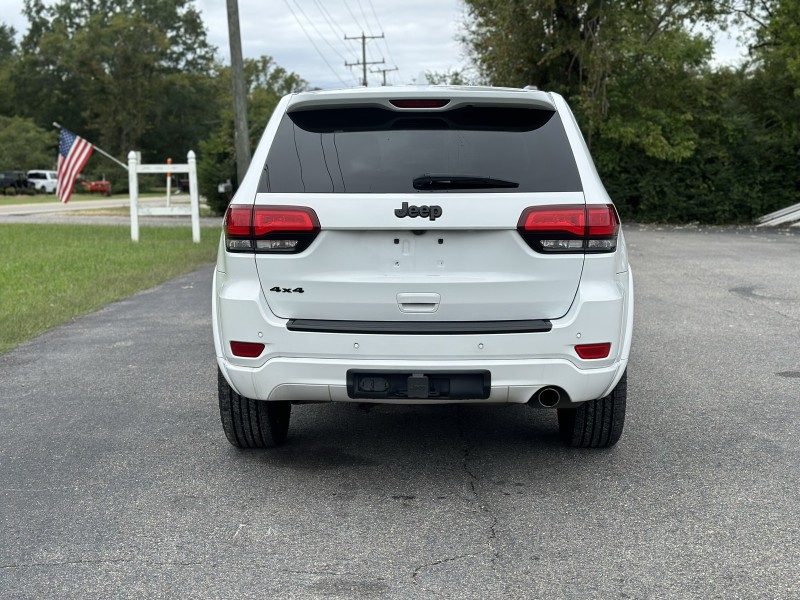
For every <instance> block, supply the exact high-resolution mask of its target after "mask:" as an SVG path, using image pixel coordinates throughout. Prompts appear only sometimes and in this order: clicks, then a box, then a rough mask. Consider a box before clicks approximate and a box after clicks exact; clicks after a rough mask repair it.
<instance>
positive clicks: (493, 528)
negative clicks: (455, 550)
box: [411, 407, 500, 591]
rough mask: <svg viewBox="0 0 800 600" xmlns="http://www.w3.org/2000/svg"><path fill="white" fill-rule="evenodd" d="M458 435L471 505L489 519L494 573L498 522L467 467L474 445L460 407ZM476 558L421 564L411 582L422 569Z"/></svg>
mask: <svg viewBox="0 0 800 600" xmlns="http://www.w3.org/2000/svg"><path fill="white" fill-rule="evenodd" d="M458 435H459V436H460V437H461V439H462V440H463V441H464V446H463V448H462V449H461V455H462V461H461V468H462V469H463V470H464V473H466V474H467V476H468V478H469V489H470V493H471V495H472V503H474V504H475V505H476V506H477V507H478V509H479V510H480V512H482V513H484V514H486V515H487V516H488V517H490V518H491V523H490V525H489V528H488V534H487V537H486V547H487V551H488V552H490V553H491V555H492V558H491V570H492V571H494V570H495V568H496V564H497V560H498V559H499V558H500V552H499V551H498V550H497V548H495V545H494V542H495V540H496V539H497V522H498V521H497V516H496V515H494V514H493V513H492V512H491V510H490V509H489V507H488V506H487V505H486V504H484V503H482V502H481V498H480V494H479V493H478V485H477V484H478V483H479V480H478V476H477V475H476V474H475V473H474V472H473V471H472V470H470V467H469V459H470V455H471V453H472V450H473V448H474V447H475V445H474V444H473V443H472V441H471V440H470V439H469V436H467V433H466V430H465V427H464V418H463V409H462V408H461V407H458ZM478 556H479V555H478V554H472V553H467V554H459V555H457V556H449V557H447V558H440V559H437V560H434V561H431V562H428V563H423V564H421V565H419V566H417V567H416V568H415V569H414V572H413V573H412V575H411V580H412V582H413V583H414V585H419V582H418V581H417V576H418V575H419V574H420V572H422V571H423V570H424V569H428V568H430V567H435V566H436V565H441V564H444V563H449V562H453V561H456V560H461V559H464V558H476V557H478ZM429 591H430V590H429Z"/></svg>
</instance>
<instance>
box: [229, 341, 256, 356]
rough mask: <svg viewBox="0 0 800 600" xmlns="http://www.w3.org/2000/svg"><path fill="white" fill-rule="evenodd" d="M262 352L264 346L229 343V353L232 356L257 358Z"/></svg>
mask: <svg viewBox="0 0 800 600" xmlns="http://www.w3.org/2000/svg"><path fill="white" fill-rule="evenodd" d="M263 351H264V344H260V343H258V342H231V352H233V355H234V356H241V357H244V358H258V357H259V356H261V353H262V352H263Z"/></svg>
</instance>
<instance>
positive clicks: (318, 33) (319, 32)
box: [294, 0, 347, 60]
mask: <svg viewBox="0 0 800 600" xmlns="http://www.w3.org/2000/svg"><path fill="white" fill-rule="evenodd" d="M294 5H295V6H296V7H297V8H298V10H299V11H300V12H301V13H302V15H303V16H304V17H305V18H306V21H308V23H309V25H311V27H313V28H314V31H316V32H317V35H319V37H320V38H321V39H322V41H323V42H325V43H326V44H328V48H330V49H331V50H333V51H334V52H335V53H336V54H338V55H339V57H340V58H341V59H342V60H347V57H346V56H345V55H344V54H342V53H341V52H339V51H338V50H337V49H336V48H334V47H333V44H331V43H330V42H329V41H328V39H327V38H326V37H325V36H324V35H322V32H321V31H320V30H319V29H317V26H316V25H314V21H312V20H311V19H309V18H308V15H307V14H306V11H304V10H303V7H302V6H300V4H299V3H298V2H297V0H294Z"/></svg>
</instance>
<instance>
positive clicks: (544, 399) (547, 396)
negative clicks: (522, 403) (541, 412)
mask: <svg viewBox="0 0 800 600" xmlns="http://www.w3.org/2000/svg"><path fill="white" fill-rule="evenodd" d="M536 400H537V401H538V402H539V405H540V406H544V407H545V408H553V407H554V406H555V405H556V404H558V403H559V402H561V392H559V391H558V390H557V389H556V388H552V387H546V388H542V389H541V390H539V391H538V392H537V393H536Z"/></svg>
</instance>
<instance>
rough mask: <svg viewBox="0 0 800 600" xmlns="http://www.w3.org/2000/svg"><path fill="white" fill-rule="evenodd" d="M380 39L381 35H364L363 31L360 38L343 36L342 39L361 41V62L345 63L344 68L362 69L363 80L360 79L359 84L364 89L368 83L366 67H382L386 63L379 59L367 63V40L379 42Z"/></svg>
mask: <svg viewBox="0 0 800 600" xmlns="http://www.w3.org/2000/svg"><path fill="white" fill-rule="evenodd" d="M382 37H383V34H380V35H365V34H364V32H363V31H362V32H361V35H360V36H356V37H348V36H344V39H346V40H358V39H360V40H361V62H354V63H349V62H345V63H344V66H345V67H357V66H361V67H363V74H364V75H363V78H362V79H361V84H362V85H363V86H364V87H367V85H368V82H367V65H382V64H384V63H385V62H386V61H384V60H383V59H381V60H373V61H368V60H367V40H379V39H381V38H382Z"/></svg>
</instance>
